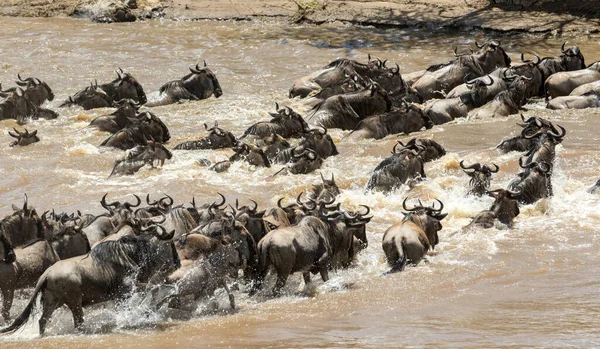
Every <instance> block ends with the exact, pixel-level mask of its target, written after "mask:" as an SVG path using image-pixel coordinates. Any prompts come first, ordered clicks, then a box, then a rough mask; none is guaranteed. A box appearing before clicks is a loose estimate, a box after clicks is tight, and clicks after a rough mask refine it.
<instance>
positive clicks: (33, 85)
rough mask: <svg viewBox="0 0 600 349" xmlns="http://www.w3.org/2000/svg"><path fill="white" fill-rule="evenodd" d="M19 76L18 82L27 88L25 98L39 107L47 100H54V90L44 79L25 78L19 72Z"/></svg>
mask: <svg viewBox="0 0 600 349" xmlns="http://www.w3.org/2000/svg"><path fill="white" fill-rule="evenodd" d="M17 77H18V78H19V80H18V81H16V84H17V85H19V86H21V87H22V88H24V89H25V98H27V100H28V101H30V102H31V103H32V104H33V105H34V106H36V107H39V106H41V105H42V104H44V102H45V101H52V100H54V92H52V89H51V88H50V86H48V84H46V83H45V82H44V81H41V80H40V79H38V78H27V79H23V78H21V75H19V74H17Z"/></svg>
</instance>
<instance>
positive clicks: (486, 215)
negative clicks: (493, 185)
mask: <svg viewBox="0 0 600 349" xmlns="http://www.w3.org/2000/svg"><path fill="white" fill-rule="evenodd" d="M487 194H488V195H489V196H491V197H493V198H494V202H493V203H492V206H491V207H490V209H489V210H484V211H481V212H479V213H478V214H477V215H476V216H475V217H473V220H472V221H471V223H469V225H467V226H466V227H464V229H465V230H466V229H470V228H475V227H478V228H483V229H489V228H492V227H493V226H494V221H495V220H498V221H499V222H500V223H502V224H505V225H507V226H508V227H509V228H510V227H512V224H513V219H515V217H517V216H518V215H519V213H521V211H520V210H519V204H518V202H517V200H518V199H519V195H520V194H521V193H518V192H512V191H510V190H505V189H496V190H492V191H488V192H487Z"/></svg>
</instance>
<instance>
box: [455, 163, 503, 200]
mask: <svg viewBox="0 0 600 349" xmlns="http://www.w3.org/2000/svg"><path fill="white" fill-rule="evenodd" d="M463 163H464V160H461V161H460V167H461V168H462V169H463V171H464V172H465V173H466V174H468V175H469V177H471V179H470V180H469V191H468V193H467V195H475V196H483V194H485V193H487V192H488V190H489V189H490V179H491V178H492V173H497V172H498V170H499V169H500V167H498V165H496V164H492V165H494V167H495V169H492V167H491V166H488V165H483V166H482V165H481V164H479V163H475V164H473V165H470V166H466V165H464V164H463Z"/></svg>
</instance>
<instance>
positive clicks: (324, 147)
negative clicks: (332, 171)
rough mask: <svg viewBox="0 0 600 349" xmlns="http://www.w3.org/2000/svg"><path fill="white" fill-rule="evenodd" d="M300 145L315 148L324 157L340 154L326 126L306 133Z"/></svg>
mask: <svg viewBox="0 0 600 349" xmlns="http://www.w3.org/2000/svg"><path fill="white" fill-rule="evenodd" d="M299 145H300V146H301V147H304V148H306V149H312V150H314V151H315V152H316V153H317V155H319V156H320V157H321V158H323V159H326V158H328V157H330V156H336V155H338V154H339V152H338V150H337V147H336V146H335V143H334V142H333V139H332V138H331V136H330V135H328V134H327V129H326V128H315V129H311V130H309V131H308V132H306V134H304V137H303V138H302V140H301V141H300V144H299Z"/></svg>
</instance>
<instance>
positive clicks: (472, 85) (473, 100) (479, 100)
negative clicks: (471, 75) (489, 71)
mask: <svg viewBox="0 0 600 349" xmlns="http://www.w3.org/2000/svg"><path fill="white" fill-rule="evenodd" d="M487 77H488V78H489V80H490V81H489V82H486V81H485V80H484V79H483V78H477V79H474V80H470V81H469V80H467V77H466V76H465V83H466V84H467V88H468V89H469V92H466V93H463V94H461V95H460V96H459V98H460V100H461V102H463V103H464V104H466V105H469V106H471V107H475V108H477V107H481V106H482V105H484V104H486V103H487V88H488V86H491V85H493V84H494V79H493V78H492V77H491V76H490V75H487Z"/></svg>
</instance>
